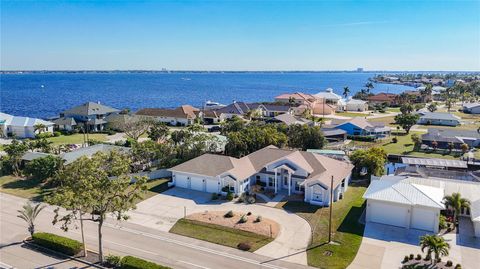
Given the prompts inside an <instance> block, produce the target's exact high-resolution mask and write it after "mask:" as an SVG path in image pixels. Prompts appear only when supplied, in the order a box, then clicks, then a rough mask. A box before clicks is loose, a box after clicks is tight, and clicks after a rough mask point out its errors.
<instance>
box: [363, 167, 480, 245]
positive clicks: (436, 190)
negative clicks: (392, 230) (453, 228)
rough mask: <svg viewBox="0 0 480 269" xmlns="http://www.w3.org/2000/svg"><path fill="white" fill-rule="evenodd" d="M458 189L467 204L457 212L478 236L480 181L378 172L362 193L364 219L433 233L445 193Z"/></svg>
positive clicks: (436, 226) (479, 225) (457, 191)
mask: <svg viewBox="0 0 480 269" xmlns="http://www.w3.org/2000/svg"><path fill="white" fill-rule="evenodd" d="M452 193H460V194H461V196H462V197H463V198H466V199H468V200H470V202H471V205H470V208H469V209H468V208H462V209H461V212H460V215H461V216H465V217H469V218H470V220H471V221H472V223H473V227H474V232H475V236H476V237H480V182H474V181H463V180H453V179H445V178H420V177H410V176H382V177H381V178H372V182H371V183H370V186H369V187H368V189H367V191H366V192H365V194H364V196H363V197H364V198H365V199H366V200H367V209H366V210H367V213H366V221H367V222H376V223H382V224H387V225H393V226H398V227H404V228H411V229H419V230H425V231H428V232H433V233H437V232H438V228H439V227H438V224H439V216H440V211H441V210H444V209H446V207H445V205H444V204H443V202H442V200H443V197H445V196H446V195H451V194H452Z"/></svg>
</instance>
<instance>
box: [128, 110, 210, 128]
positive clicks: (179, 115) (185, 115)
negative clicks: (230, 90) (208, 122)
mask: <svg viewBox="0 0 480 269" xmlns="http://www.w3.org/2000/svg"><path fill="white" fill-rule="evenodd" d="M135 115H137V116H140V117H144V118H150V119H153V120H156V121H160V122H164V123H166V124H169V125H182V126H187V125H190V124H193V123H194V121H195V119H197V118H198V117H201V111H200V109H198V108H196V107H193V106H191V105H182V106H179V107H177V108H173V109H164V108H143V109H140V110H139V111H137V112H136V113H135Z"/></svg>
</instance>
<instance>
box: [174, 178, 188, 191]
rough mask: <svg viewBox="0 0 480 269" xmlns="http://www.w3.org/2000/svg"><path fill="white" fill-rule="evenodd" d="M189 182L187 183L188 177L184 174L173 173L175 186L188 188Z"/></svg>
mask: <svg viewBox="0 0 480 269" xmlns="http://www.w3.org/2000/svg"><path fill="white" fill-rule="evenodd" d="M189 185H190V184H188V177H187V176H185V175H178V174H177V175H175V186H177V187H180V188H186V189H189V188H190V186H189Z"/></svg>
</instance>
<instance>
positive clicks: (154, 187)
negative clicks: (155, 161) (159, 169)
mask: <svg viewBox="0 0 480 269" xmlns="http://www.w3.org/2000/svg"><path fill="white" fill-rule="evenodd" d="M168 181H170V179H168V178H160V179H154V180H150V181H148V182H147V193H146V194H145V196H144V197H143V199H142V200H146V199H148V198H150V197H153V196H155V195H157V194H159V193H162V192H164V191H166V190H167V189H168Z"/></svg>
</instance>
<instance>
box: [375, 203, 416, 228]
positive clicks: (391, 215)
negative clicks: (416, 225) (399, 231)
mask: <svg viewBox="0 0 480 269" xmlns="http://www.w3.org/2000/svg"><path fill="white" fill-rule="evenodd" d="M367 210H370V213H369V216H370V221H371V222H378V223H382V224H388V225H393V226H399V227H407V213H408V212H407V208H405V207H401V206H396V205H389V204H384V203H378V202H370V206H369V207H368V209H367Z"/></svg>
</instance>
